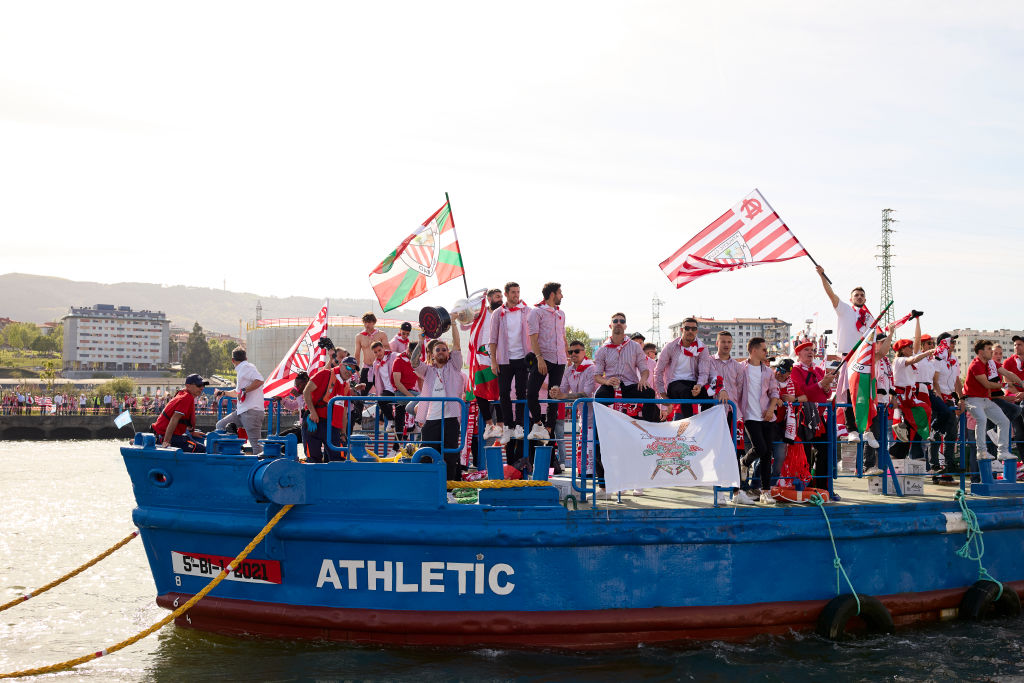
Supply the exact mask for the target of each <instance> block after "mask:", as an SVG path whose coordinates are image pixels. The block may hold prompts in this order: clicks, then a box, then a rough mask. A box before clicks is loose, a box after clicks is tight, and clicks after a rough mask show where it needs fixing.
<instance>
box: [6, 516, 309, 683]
mask: <svg viewBox="0 0 1024 683" xmlns="http://www.w3.org/2000/svg"><path fill="white" fill-rule="evenodd" d="M291 509H292V506H291V505H285V506H284V507H283V508H281V510H280V511H279V512H278V513H277V514H276V515H274V518H273V519H271V520H270V521H269V522H267V525H266V526H265V527H263V529H262V531H260V532H259V533H258V534H256V538H254V539H252V542H251V543H249V545H247V546H245V550H243V551H242V552H240V553H239V554H238V557H236V558H235V559H233V560H231V562H230V563H229V564H228V566H227V567H225V568H224V569H221V570H220V574H217V576H215V577H214V579H213V580H212V581H210V583H208V584H206V586H205V587H204V588H203V589H202V590H201V591H199V592H198V593H196V594H195V595H193V596H192V597H191V598H189V600H188V602H186V603H185V604H184V605H182V606H181V607H179V608H178V609H176V610H174V611H173V612H171V613H170V614H169V615H167V616H166V617H164V618H163V619H161V620H160V621H158V622H157V623H155V624H153V625H152V626H150V627H149V628H147V629H146V630H145V631H141V632H140V633H137V634H135V635H134V636H132V637H131V638H128V639H127V640H122V641H121V642H120V643H117V644H116V645H111V646H110V647H108V648H107V649H105V650H100V651H99V652H93V653H92V654H88V655H84V656H82V657H77V658H75V659H69V660H68V661H66V662H60V663H59V664H51V665H50V666H43V667H40V668H38V669H25V670H23V671H12V672H11V673H0V678H17V677H18V676H38V675H39V674H49V673H54V672H56V671H65V670H67V669H71V668H73V667H76V666H78V665H79V664H84V663H85V662H88V661H91V660H93V659H96V658H98V657H102V656H103V655H109V654H113V653H114V652H117V651H118V650H122V649H124V648H126V647H128V646H129V645H133V644H134V643H137V642H138V641H140V640H142V639H143V638H145V637H146V636H148V635H150V634H151V633H153V632H155V631H158V630H159V629H161V628H163V627H164V626H166V625H167V624H169V623H170V622H171V621H172V620H173V619H177V618H178V617H180V616H181V615H182V614H184V613H185V612H187V611H188V610H190V609H191V608H192V607H193V605H195V604H196V603H197V602H199V601H200V600H202V599H203V598H205V597H206V594H207V593H209V592H210V591H212V590H213V589H214V588H216V587H217V584H219V583H220V582H221V581H223V580H224V578H225V577H226V576H227V575H228V572H231V571H234V569H235V567H237V566H238V565H239V563H241V562H242V561H243V560H244V559H245V558H246V557H248V556H249V553H251V552H252V551H253V549H254V548H255V547H256V546H257V545H259V543H260V541H262V540H263V538H264V537H265V536H266V535H267V534H268V533H269V532H270V530H271V529H273V528H274V525H275V524H277V523H278V522H279V521H280V520H281V518H282V517H284V515H285V513H286V512H288V511H289V510H291Z"/></svg>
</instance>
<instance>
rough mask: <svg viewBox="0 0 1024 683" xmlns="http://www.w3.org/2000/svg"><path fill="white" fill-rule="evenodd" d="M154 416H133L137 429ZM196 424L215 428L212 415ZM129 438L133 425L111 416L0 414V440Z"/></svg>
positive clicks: (145, 426)
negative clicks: (120, 423) (116, 421)
mask: <svg viewBox="0 0 1024 683" xmlns="http://www.w3.org/2000/svg"><path fill="white" fill-rule="evenodd" d="M155 420H156V416H155V415H133V416H132V424H133V426H134V427H135V429H136V431H140V432H145V431H149V428H150V425H152V424H153V422H154V421H155ZM196 421H197V423H198V424H197V425H196V426H197V427H198V428H199V429H201V430H202V431H204V432H205V431H209V430H211V429H213V428H214V425H216V423H217V419H216V418H215V417H214V416H213V415H199V416H197V419H196ZM118 438H124V439H130V438H132V428H131V427H129V426H128V425H125V427H124V428H123V429H118V428H117V427H115V426H114V418H113V416H111V415H3V416H0V439H3V440H5V441H13V440H19V439H25V440H31V441H57V440H63V439H118Z"/></svg>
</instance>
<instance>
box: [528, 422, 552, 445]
mask: <svg viewBox="0 0 1024 683" xmlns="http://www.w3.org/2000/svg"><path fill="white" fill-rule="evenodd" d="M526 438H527V439H529V440H530V441H547V440H548V439H550V438H551V435H550V434H548V430H546V429H544V425H542V424H541V423H540V422H538V423H537V424H535V425H533V429H531V430H530V435H529V436H528V437H526Z"/></svg>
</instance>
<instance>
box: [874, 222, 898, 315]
mask: <svg viewBox="0 0 1024 683" xmlns="http://www.w3.org/2000/svg"><path fill="white" fill-rule="evenodd" d="M892 214H893V210H892V209H882V243H881V244H879V245H876V246H878V247H880V248H881V249H882V253H881V254H878V255H877V256H875V258H877V259H881V260H882V265H880V266H878V269H879V270H881V271H882V301H881V304H880V305H879V307H878V308H879V310H884V309H885V307H886V306H888V305H889V302H890V301H892V300H893V299H892V257H893V256H895V254H893V253H892V252H891V251H890V247H891V246H892V243H891V242H890V240H889V235H891V234H892V233H894V232H896V231H895V230H893V229H892V224H893V223H897V222H899V221H897V220H896V219H895V218H893V217H892ZM895 320H896V312H895V307H890V308H889V310H888V311H886V314H885V315H884V316H883V317H882V320H881V321H880V322H883V323H885V324H889V323H891V322H895Z"/></svg>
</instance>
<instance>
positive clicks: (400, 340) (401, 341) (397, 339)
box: [391, 334, 409, 348]
mask: <svg viewBox="0 0 1024 683" xmlns="http://www.w3.org/2000/svg"><path fill="white" fill-rule="evenodd" d="M391 341H397V342H398V343H399V344H401V345H402V346H405V347H406V348H408V346H409V340H408V339H402V338H401V337H399V336H398V335H397V334H396V335H395V337H394V339H392V340H391Z"/></svg>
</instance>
